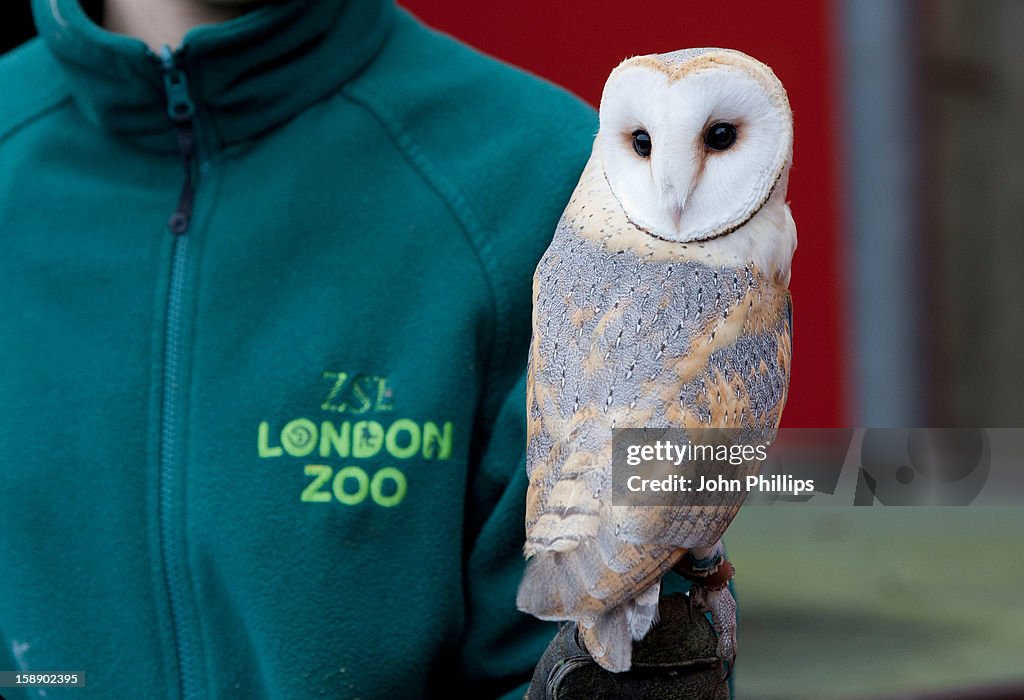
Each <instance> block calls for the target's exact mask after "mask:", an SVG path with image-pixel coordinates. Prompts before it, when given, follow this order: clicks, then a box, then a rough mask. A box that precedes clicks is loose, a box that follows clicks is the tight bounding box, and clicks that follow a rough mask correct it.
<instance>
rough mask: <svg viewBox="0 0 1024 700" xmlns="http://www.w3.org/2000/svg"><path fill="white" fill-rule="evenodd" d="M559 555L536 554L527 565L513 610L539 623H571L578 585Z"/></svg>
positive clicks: (570, 570)
mask: <svg viewBox="0 0 1024 700" xmlns="http://www.w3.org/2000/svg"><path fill="white" fill-rule="evenodd" d="M562 558H563V555H562V553H561V552H538V553H537V554H535V555H534V556H532V557H530V560H529V561H528V562H527V563H526V573H525V574H524V575H523V580H522V582H521V583H520V584H519V592H518V593H517V594H516V607H518V608H519V609H520V610H522V611H523V612H526V613H530V614H531V615H533V616H534V617H539V618H540V619H542V620H568V619H573V618H574V616H573V614H572V613H573V610H574V609H575V607H576V597H577V596H575V595H573V593H574V592H575V591H578V590H579V583H578V581H576V580H575V577H574V576H573V575H572V573H573V571H574V569H573V567H571V566H566V563H565V562H563V561H562Z"/></svg>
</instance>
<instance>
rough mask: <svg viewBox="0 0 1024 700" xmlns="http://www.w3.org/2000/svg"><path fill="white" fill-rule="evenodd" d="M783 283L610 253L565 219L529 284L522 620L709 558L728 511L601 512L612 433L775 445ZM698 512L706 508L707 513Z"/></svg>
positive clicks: (784, 370)
mask: <svg viewBox="0 0 1024 700" xmlns="http://www.w3.org/2000/svg"><path fill="white" fill-rule="evenodd" d="M790 329H791V316H790V301H789V293H788V291H787V290H786V288H785V286H784V282H782V281H777V280H771V279H768V278H766V277H765V276H764V275H762V274H761V273H760V272H759V271H758V270H757V269H756V268H754V267H753V266H745V267H735V268H732V267H722V266H712V265H707V264H704V263H702V262H700V261H698V260H694V259H673V258H669V257H666V256H663V255H655V254H653V253H652V254H651V255H642V254H637V253H636V252H635V251H632V250H621V249H619V250H613V249H611V248H607V247H605V246H604V245H603V243H602V242H601V241H600V240H594V239H593V238H592V237H589V236H582V235H579V229H578V228H576V227H575V226H570V225H568V224H567V222H566V221H565V220H564V219H563V222H562V223H561V224H560V225H559V228H558V230H557V231H556V235H555V239H554V240H553V242H552V244H551V247H550V248H549V249H548V251H547V253H546V254H545V256H544V257H543V259H542V260H541V262H540V264H539V265H538V268H537V271H536V274H535V277H534V337H533V341H532V345H531V353H530V368H529V379H528V388H527V392H528V395H527V403H528V411H529V414H528V416H529V417H528V420H529V425H528V435H529V437H528V447H527V469H528V471H529V476H530V487H529V492H528V496H527V516H526V530H527V541H526V547H525V553H526V556H527V557H528V558H530V560H531V561H530V562H529V564H528V567H527V573H526V576H525V578H524V581H523V584H522V586H521V588H520V595H519V601H518V602H519V605H520V607H521V608H522V609H524V610H526V611H528V612H530V613H532V614H534V615H537V616H538V617H542V618H546V619H576V620H584V621H586V620H588V619H589V620H592V619H593V618H594V617H595V616H596V615H598V614H601V613H603V612H604V611H607V610H609V609H610V608H613V607H615V606H617V605H619V604H621V603H623V602H625V601H628V600H632V599H633V598H635V597H636V596H637V595H639V594H640V593H641V592H643V591H645V590H647V589H649V588H650V587H651V586H652V585H653V584H655V583H657V582H658V581H659V580H660V577H661V576H662V575H663V574H664V573H665V572H667V571H668V570H669V569H670V568H671V567H672V566H673V564H674V563H675V562H676V561H677V560H678V559H679V558H680V557H681V556H682V555H683V554H684V553H685V551H686V550H687V549H688V548H691V547H695V546H710V545H711V544H714V543H715V542H716V541H717V540H718V539H719V538H720V537H721V536H722V533H723V532H724V531H725V529H726V528H727V527H728V525H729V523H730V522H731V521H732V519H733V517H734V516H735V513H736V511H737V510H738V508H739V507H740V505H741V503H742V494H735V493H731V494H730V493H726V494H722V495H721V497H720V500H717V501H712V502H710V504H709V505H706V506H693V505H691V506H686V505H680V506H664V507H652V506H613V505H612V480H611V476H612V475H611V454H612V450H611V438H612V429H613V428H624V427H653V428H659V427H673V428H686V429H689V430H691V431H699V430H702V429H707V428H733V429H736V430H737V431H739V433H740V435H741V436H742V441H743V442H747V441H749V442H750V443H752V444H757V443H758V442H764V441H770V440H771V439H773V438H774V435H775V430H776V428H777V426H778V423H779V418H780V416H781V412H782V407H783V405H784V403H785V398H786V391H787V387H788V380H789V365H790V353H791V349H790V337H791V330H790ZM705 502H707V501H705Z"/></svg>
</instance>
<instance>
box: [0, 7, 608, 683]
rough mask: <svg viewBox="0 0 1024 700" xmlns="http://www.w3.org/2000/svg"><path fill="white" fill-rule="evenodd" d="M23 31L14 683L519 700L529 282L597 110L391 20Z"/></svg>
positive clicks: (163, 13) (4, 261)
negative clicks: (46, 676) (456, 692)
mask: <svg viewBox="0 0 1024 700" xmlns="http://www.w3.org/2000/svg"><path fill="white" fill-rule="evenodd" d="M34 13H35V18H36V22H37V26H38V28H39V33H40V38H39V39H36V40H33V41H31V42H29V43H28V44H26V45H24V46H22V47H20V48H19V49H16V50H14V51H13V52H11V53H9V54H7V55H5V56H4V57H3V58H2V59H0V95H2V97H0V222H2V223H0V231H2V234H3V239H4V244H5V246H4V247H5V250H4V254H3V255H2V256H0V280H2V284H0V319H2V331H0V366H2V367H3V373H2V379H0V403H2V405H3V406H4V407H5V408H4V419H3V421H0V551H2V552H3V555H2V569H3V575H2V576H0V642H2V647H0V669H2V670H11V671H20V672H23V673H31V672H34V671H48V672H61V671H76V672H81V673H84V674H85V687H84V688H82V689H80V690H77V691H75V692H76V697H82V698H90V697H97V698H113V697H146V698H151V697H152V698H156V697H160V698H206V697H211V698H237V697H247V698H260V697H265V698H303V697H321V696H324V697H346V698H348V697H351V698H355V697H362V698H371V697H381V698H399V697H401V698H414V697H431V696H438V695H440V694H443V693H444V692H445V690H446V689H450V688H452V687H459V688H464V689H467V690H469V691H470V694H471V696H472V697H501V696H504V695H507V696H508V697H521V696H522V694H523V693H524V692H525V691H526V687H527V684H528V681H529V679H530V674H531V673H532V671H533V669H534V667H535V666H536V665H537V663H538V660H539V659H540V657H541V655H542V654H543V652H544V649H545V646H546V645H547V644H548V642H549V641H550V640H551V639H552V637H554V635H555V632H556V629H555V627H554V626H553V625H550V624H543V623H540V622H538V621H536V620H534V619H533V618H531V617H529V616H528V615H525V614H523V613H521V612H519V611H517V610H516V607H515V594H516V586H517V584H518V583H519V580H520V577H521V575H522V570H523V561H522V550H521V546H522V541H523V514H524V499H525V493H526V475H525V470H524V466H523V455H524V449H525V437H524V432H525V390H524V374H525V369H526V357H527V346H528V342H529V334H530V312H531V276H532V273H533V269H534V267H535V265H536V262H537V260H538V259H539V257H540V255H541V253H542V252H543V251H544V249H545V247H546V246H547V244H548V242H549V241H550V239H551V235H552V233H553V231H554V229H555V225H556V223H557V220H558V216H559V214H560V213H561V211H562V209H563V207H564V206H565V203H566V202H567V201H568V198H569V194H570V192H571V191H572V188H573V187H574V186H575V184H576V181H577V178H578V176H579V173H580V172H581V170H582V168H583V165H584V164H585V162H586V160H587V158H588V156H589V153H590V146H591V142H592V139H593V134H594V133H595V130H596V125H597V122H596V116H595V114H594V112H593V110H591V109H590V108H589V107H587V106H586V105H584V104H583V103H582V102H580V101H579V100H577V99H576V98H574V97H572V96H571V95H569V94H567V93H565V92H564V91H562V90H560V89H558V88H555V87H553V86H551V85H549V84H546V83H544V82H542V81H540V80H538V79H536V78H534V77H531V76H528V75H525V74H523V73H521V72H519V71H517V70H515V69H512V68H510V67H508V66H505V65H502V64H500V63H499V62H497V61H494V60H492V59H489V58H486V57H483V56H481V55H480V54H478V53H476V52H474V51H472V50H470V49H468V48H466V47H464V46H462V45H460V44H459V43H457V42H455V41H453V40H452V39H450V38H448V37H445V36H443V35H441V34H438V33H435V32H434V31H431V30H429V29H427V28H425V27H424V26H423V25H421V24H420V23H419V22H418V21H417V20H416V19H415V18H413V17H412V16H410V15H409V14H408V13H407V12H405V11H404V10H402V9H399V8H396V7H395V6H394V5H393V4H392V3H391V2H390V1H389V0H289V1H287V2H276V3H227V2H219V3H215V2H202V1H200V0H176V1H175V2H171V1H170V0H107V2H106V3H105V4H103V5H101V4H97V3H92V4H89V3H85V2H82V3H81V4H80V3H79V1H78V0H35V2H34ZM2 692H3V694H4V695H5V696H6V697H8V700H12V699H13V698H20V697H28V695H26V694H27V693H29V692H35V691H34V690H33V691H29V690H27V689H21V690H19V689H4V690H3V691H2ZM19 693H22V694H21V695H19ZM32 697H35V695H32Z"/></svg>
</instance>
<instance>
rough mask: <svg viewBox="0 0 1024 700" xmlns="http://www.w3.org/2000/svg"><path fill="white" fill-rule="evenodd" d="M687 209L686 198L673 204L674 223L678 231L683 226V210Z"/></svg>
mask: <svg viewBox="0 0 1024 700" xmlns="http://www.w3.org/2000/svg"><path fill="white" fill-rule="evenodd" d="M687 199H688V198H687ZM685 209H686V200H685V199H684V200H683V201H682V202H679V204H676V205H673V206H672V207H671V214H672V225H673V226H675V227H676V232H677V233H678V232H679V231H681V230H682V228H683V210H685Z"/></svg>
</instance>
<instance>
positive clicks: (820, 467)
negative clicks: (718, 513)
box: [612, 428, 1024, 507]
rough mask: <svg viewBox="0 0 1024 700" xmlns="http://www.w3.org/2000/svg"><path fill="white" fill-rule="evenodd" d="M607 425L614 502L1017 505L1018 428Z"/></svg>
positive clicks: (1022, 457)
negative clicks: (766, 428) (774, 428)
mask: <svg viewBox="0 0 1024 700" xmlns="http://www.w3.org/2000/svg"><path fill="white" fill-rule="evenodd" d="M612 432H613V439H612V503H613V505H633V506H665V505H694V506H724V507H734V506H735V505H737V504H738V503H740V502H744V503H745V504H746V505H773V504H794V503H807V504H811V505H887V506H894V505H901V506H905V505H918V506H925V505H927V506H937V505H944V506H953V505H955V506H965V505H1022V504H1024V429H1017V428H1014V429H1003V428H958V429H950V428H918V429H887V428H868V429H838V430H831V429H806V428H801V429H783V430H780V431H778V433H777V434H776V435H774V436H773V435H771V434H770V433H768V432H767V431H764V432H758V431H757V430H755V429H751V428H747V429H744V430H712V429H703V430H698V431H695V430H682V429H670V428H665V429H651V428H623V429H616V430H614V431H612Z"/></svg>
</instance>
